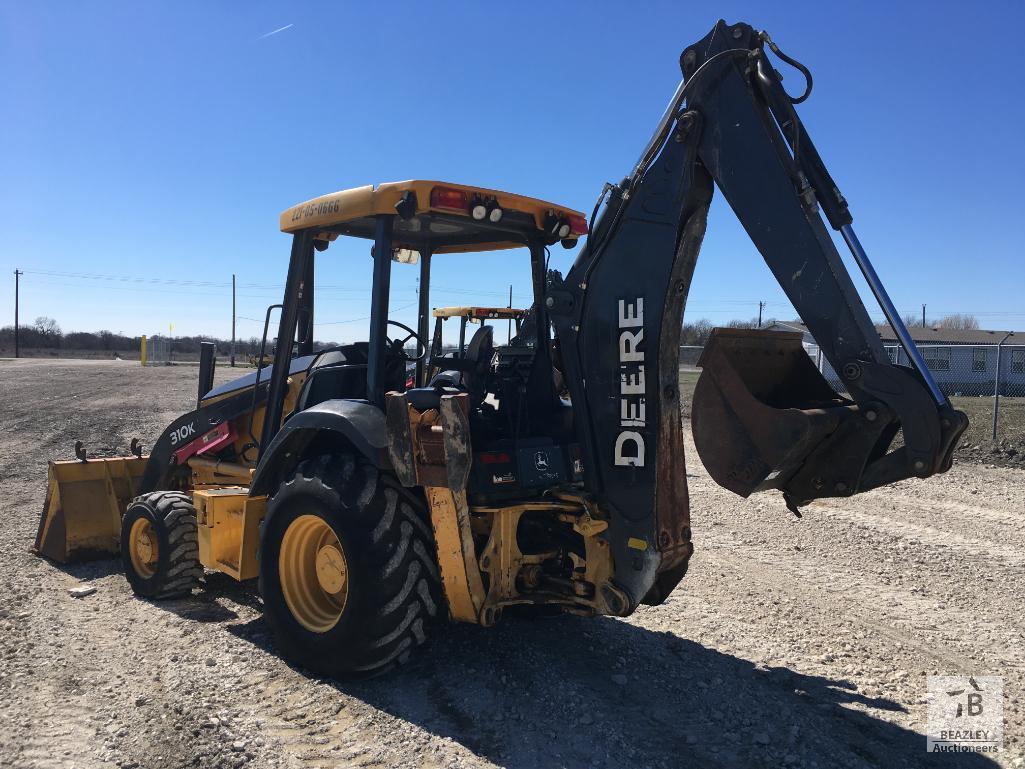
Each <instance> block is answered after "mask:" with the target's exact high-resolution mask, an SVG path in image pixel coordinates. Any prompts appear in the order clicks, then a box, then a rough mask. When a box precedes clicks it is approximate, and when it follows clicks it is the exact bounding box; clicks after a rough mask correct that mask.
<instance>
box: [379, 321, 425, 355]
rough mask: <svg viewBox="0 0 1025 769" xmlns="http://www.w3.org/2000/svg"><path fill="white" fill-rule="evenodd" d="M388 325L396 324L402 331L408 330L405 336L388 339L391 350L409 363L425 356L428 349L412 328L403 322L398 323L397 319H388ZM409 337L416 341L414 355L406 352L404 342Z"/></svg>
mask: <svg viewBox="0 0 1025 769" xmlns="http://www.w3.org/2000/svg"><path fill="white" fill-rule="evenodd" d="M388 325H389V326H398V327H399V328H401V329H402V330H403V331H406V332H408V333H407V334H406V336H404V337H403V338H402V339H389V340H388V341H389V342H390V343H391V347H392V350H393V351H395V352H396V353H397V354H398V355H399V356H400V357H401V358H402V360H404V361H408V362H409V363H415V362H416V361H418V360H423V359H424V358H426V357H427V353H428V352H429V350H428V349H427V345H426V344H424V340H423V339H421V338H420V335H419V334H418V333H416V332H415V331H414V330H413V329H411V328H410V327H409V326H407V325H405V324H404V323H399V322H398V321H397V320H389V321H388ZM410 339H413V340H414V341H416V350H417V354H416V355H410V354H409V353H407V352H406V342H408V341H409V340H410Z"/></svg>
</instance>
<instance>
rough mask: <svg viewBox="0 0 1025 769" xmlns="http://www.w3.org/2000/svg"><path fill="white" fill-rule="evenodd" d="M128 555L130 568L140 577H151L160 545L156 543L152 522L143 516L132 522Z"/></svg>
mask: <svg viewBox="0 0 1025 769" xmlns="http://www.w3.org/2000/svg"><path fill="white" fill-rule="evenodd" d="M128 555H129V557H130V558H131V560H132V568H133V569H135V572H136V574H138V575H139V576H140V577H152V576H153V574H154V572H156V570H157V560H158V559H159V558H160V546H159V545H158V544H157V532H156V530H155V529H154V528H153V524H152V523H150V522H149V521H148V520H146V519H145V518H140V519H139V520H137V521H136V522H135V523H133V524H132V530H131V532H130V533H129V535H128Z"/></svg>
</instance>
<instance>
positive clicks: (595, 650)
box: [0, 361, 1025, 769]
mask: <svg viewBox="0 0 1025 769" xmlns="http://www.w3.org/2000/svg"><path fill="white" fill-rule="evenodd" d="M227 374H228V370H227V369H222V370H221V371H220V372H219V375H218V379H219V380H220V379H223V378H226V376H227ZM195 376H196V370H195V369H194V368H173V369H167V368H165V369H142V368H141V367H139V366H138V365H137V364H130V363H127V362H125V363H121V364H118V363H113V362H86V361H83V362H71V361H60V362H45V361H16V362H15V361H0V389H2V392H3V393H4V397H3V400H2V402H0V413H2V415H3V425H4V430H3V435H2V436H0V478H2V488H3V490H4V494H3V499H2V502H0V517H2V522H3V523H2V525H0V580H2V585H3V589H2V591H0V766H3V767H19V768H20V767H72V766H74V767H146V768H147V769H150V768H153V769H164V768H170V767H192V766H195V767H239V766H244V765H248V766H254V767H315V766H320V767H329V766H330V767H335V766H340V767H349V766H358V767H388V766H412V767H431V768H433V767H486V766H493V765H500V766H510V767H535V766H564V767H625V766H631V767H633V766H655V767H737V768H738V769H739V768H741V767H762V766H765V767H779V766H809V767H822V768H823V769H825V768H826V767H886V768H889V767H903V766H980V767H981V766H995V764H993V763H992V762H991V761H990V760H988V759H980V758H967V757H964V756H961V757H956V756H946V757H940V756H929V755H927V754H926V752H925V737H924V721H925V707H924V703H925V676H926V675H927V674H930V673H941V674H956V673H974V674H976V675H987V674H989V675H1002V676H1004V678H1005V683H1004V718H1005V746H1004V753H1003V754H1002V755H1001V757H1000V758H999V761H1000V763H1001V765H1006V766H1022V765H1025V759H1023V757H1022V756H1023V753H1022V751H1023V746H1025V743H1023V739H1025V729H1023V726H1025V719H1023V707H1025V703H1023V700H1022V683H1023V677H1025V676H1023V669H1022V664H1023V661H1025V619H1023V618H1025V590H1023V589H1022V578H1021V574H1022V566H1023V562H1025V529H1023V527H1022V526H1021V518H1022V515H1023V512H1025V473H1023V472H1022V471H1021V470H1020V469H1015V468H1006V467H993V466H990V465H987V464H982V463H979V462H958V463H957V464H955V466H954V468H953V470H951V472H950V473H948V474H947V475H945V476H943V477H940V478H934V479H931V480H929V481H926V482H919V481H907V482H903V483H900V484H898V485H896V486H894V487H891V488H889V489H887V490H882V491H876V492H871V493H868V494H864V495H861V496H859V497H857V498H854V499H850V500H842V501H829V502H824V503H816V504H815V505H813V506H811V507H810V508H808V509H807V511H806V513H805V517H804V519H803V520H800V521H798V520H796V519H795V518H793V516H791V515H790V514H789V513H788V512H787V511H786V510H785V508H784V507H783V504H782V501H781V500H780V499H779V498H778V496H767V495H761V496H757V497H755V498H753V499H751V500H747V501H745V500H741V499H739V498H737V497H735V496H733V495H731V494H729V493H728V492H726V491H724V490H722V489H720V488H719V487H717V486H716V485H715V484H713V483H712V482H711V481H710V480H709V478H708V476H707V475H706V474H705V473H704V471H703V470H702V469H701V468H700V465H699V464H698V463H697V462H696V461H692V463H691V467H690V468H689V478H690V484H691V500H692V501H691V504H692V516H693V528H694V535H695V540H696V546H697V552H696V554H695V556H694V558H693V560H692V566H691V573H690V574H689V575H688V576H687V577H686V578H685V579H684V581H683V582H682V583H681V586H680V587H679V588H678V589H677V590H676V592H675V593H674V594H673V595H672V596H671V597H670V599H669V601H668V602H667V603H666V604H664V605H663V606H660V607H656V608H642V609H641V610H639V611H638V612H637V613H636V614H635V615H634V616H633V617H630V618H629V619H627V620H618V619H607V618H599V619H580V618H571V617H566V618H553V619H548V620H527V619H517V618H509V619H507V620H505V621H503V622H502V623H501V624H500V625H499V626H498V627H497V628H494V629H491V630H483V629H479V628H474V627H465V626H450V627H444V628H442V629H440V631H439V632H438V633H437V634H436V636H435V638H434V640H433V642H432V644H431V645H430V648H429V651H428V653H427V654H426V655H425V656H424V657H423V658H422V661H421V662H419V663H418V664H417V665H415V666H414V667H412V668H411V669H407V670H404V671H402V672H400V673H399V674H397V675H392V676H389V677H386V678H383V679H378V680H374V681H371V682H366V683H360V684H351V683H336V682H332V681H327V680H323V679H320V678H317V677H315V676H312V675H310V674H308V673H306V672H304V671H303V670H301V669H297V668H294V667H291V666H289V665H288V664H286V663H284V662H283V661H282V660H281V659H279V658H278V657H277V656H276V655H275V651H274V647H273V642H272V639H271V638H270V635H269V631H268V629H267V627H266V626H265V624H264V623H263V621H262V619H261V617H260V599H259V596H258V595H257V593H256V590H255V587H252V586H250V585H239V584H237V583H233V582H232V581H231V580H230V579H228V578H226V577H222V576H220V575H213V576H210V577H208V579H207V584H206V587H205V589H203V590H201V591H199V592H197V593H196V594H195V595H194V596H193V597H191V598H188V599H182V600H176V601H170V602H166V603H162V604H151V603H147V602H145V601H142V600H139V599H136V598H134V597H133V595H132V594H131V592H130V590H129V588H128V584H127V582H126V581H125V579H124V577H123V576H122V574H121V569H120V565H119V563H118V562H117V561H114V560H110V561H98V562H93V563H88V564H78V565H73V566H68V567H61V566H58V565H56V564H53V563H49V562H47V561H45V560H42V559H39V558H36V557H34V556H32V555H31V554H30V553H29V552H28V548H29V546H30V545H31V543H32V539H33V536H34V534H35V529H36V526H37V523H38V516H39V512H40V510H41V508H42V503H43V495H44V491H45V481H46V460H47V459H49V458H69V457H70V456H71V446H72V443H73V442H74V440H75V439H76V438H81V439H83V440H84V441H85V442H86V445H87V446H88V447H89V449H90V451H93V452H95V453H110V452H112V451H121V452H126V451H127V445H128V442H129V440H130V439H131V438H132V437H133V436H139V437H141V438H142V439H143V441H144V442H145V441H150V442H151V441H152V440H153V439H154V438H155V437H156V436H157V435H158V434H159V431H160V430H161V429H162V428H163V427H164V426H165V424H166V423H167V422H169V421H170V420H171V419H172V418H173V417H174V416H177V415H178V414H180V413H181V412H182V411H184V410H185V409H187V408H188V407H189V406H190V404H191V403H192V402H193V399H194V397H195V392H194V381H195ZM691 456H692V457H693V450H692V446H691ZM81 583H87V584H89V585H91V586H95V587H96V588H97V590H96V592H95V593H93V594H91V595H88V596H86V597H84V598H73V597H71V596H70V595H69V593H68V589H69V588H72V587H75V586H77V585H80V584H81Z"/></svg>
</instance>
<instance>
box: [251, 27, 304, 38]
mask: <svg viewBox="0 0 1025 769" xmlns="http://www.w3.org/2000/svg"><path fill="white" fill-rule="evenodd" d="M294 26H295V24H286V25H285V26H283V27H278V28H277V29H275V30H274V31H273V32H268V33H267V34H266V35H260V36H259V37H258V38H256V39H257V40H263V39H264V38H265V37H270V36H271V35H276V34H278V32H284V31H285V30H286V29H291V28H292V27H294Z"/></svg>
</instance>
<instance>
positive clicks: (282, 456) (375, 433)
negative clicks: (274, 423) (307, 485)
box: [249, 400, 391, 496]
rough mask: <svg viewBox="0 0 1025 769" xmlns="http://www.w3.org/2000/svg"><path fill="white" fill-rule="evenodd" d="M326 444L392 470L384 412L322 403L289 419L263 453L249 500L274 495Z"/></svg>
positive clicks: (363, 405)
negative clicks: (315, 446) (313, 451)
mask: <svg viewBox="0 0 1025 769" xmlns="http://www.w3.org/2000/svg"><path fill="white" fill-rule="evenodd" d="M325 440H327V442H328V444H329V445H331V444H333V445H338V444H341V445H343V446H346V447H348V448H351V450H353V451H355V452H356V453H358V454H360V455H362V456H364V457H366V458H367V459H368V460H369V461H370V462H372V463H373V464H374V466H376V467H377V468H378V469H381V470H391V461H390V460H389V458H388V429H387V426H386V425H385V417H384V412H383V411H382V410H381V409H379V408H378V407H377V406H374V405H373V404H371V403H369V402H368V401H356V400H329V401H323V402H321V403H318V404H317V405H316V406H312V407H310V408H308V409H306V410H305V411H300V412H299V413H298V414H295V415H293V416H292V417H290V418H289V419H288V420H287V421H286V422H285V424H284V425H282V427H281V429H280V430H279V431H278V433H277V435H275V436H274V440H272V441H271V442H270V444H269V445H268V446H267V448H266V449H264V450H263V451H261V452H260V461H259V463H258V464H257V466H256V473H255V474H254V475H253V482H252V484H251V485H250V487H249V494H250V496H258V495H261V494H273V493H274V489H275V488H277V486H278V484H279V483H281V481H282V480H284V479H285V478H287V477H288V475H289V474H290V473H291V472H292V471H293V470H294V469H295V468H296V466H297V465H298V464H299V462H300V461H302V459H303V458H304V457H306V456H307V455H308V454H309V453H310V447H311V446H313V444H314V443H315V442H318V441H325Z"/></svg>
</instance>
